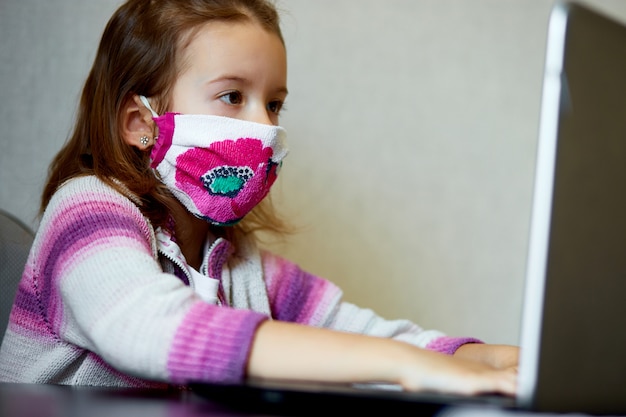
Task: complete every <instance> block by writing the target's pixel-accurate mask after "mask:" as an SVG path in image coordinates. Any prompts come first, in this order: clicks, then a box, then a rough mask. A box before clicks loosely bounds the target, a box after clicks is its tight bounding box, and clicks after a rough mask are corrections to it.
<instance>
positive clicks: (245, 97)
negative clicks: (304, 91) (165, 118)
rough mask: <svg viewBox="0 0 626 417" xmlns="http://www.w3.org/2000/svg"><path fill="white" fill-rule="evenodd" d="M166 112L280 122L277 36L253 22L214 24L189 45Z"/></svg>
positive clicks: (282, 63)
mask: <svg viewBox="0 0 626 417" xmlns="http://www.w3.org/2000/svg"><path fill="white" fill-rule="evenodd" d="M183 60H184V61H183V69H182V73H181V74H180V76H179V77H178V78H177V80H176V82H175V83H174V88H173V90H172V101H171V103H172V106H171V109H169V111H172V112H176V113H183V114H211V115H217V116H227V117H232V118H236V119H242V120H248V121H253V122H257V123H263V124H272V125H277V124H278V115H279V113H280V109H281V107H282V105H283V103H284V101H285V98H286V97H287V57H286V53H285V48H284V46H283V44H282V42H281V40H280V38H279V37H278V36H277V35H275V34H273V33H271V32H268V31H266V30H265V29H263V28H262V27H261V26H260V25H258V24H257V23H253V22H243V23H232V22H231V23H228V22H212V23H209V24H207V25H205V26H204V27H203V28H202V29H201V30H200V31H199V32H198V33H197V35H196V36H195V37H194V38H193V39H192V41H191V42H190V43H189V45H188V46H187V48H186V50H185V52H184V57H183Z"/></svg>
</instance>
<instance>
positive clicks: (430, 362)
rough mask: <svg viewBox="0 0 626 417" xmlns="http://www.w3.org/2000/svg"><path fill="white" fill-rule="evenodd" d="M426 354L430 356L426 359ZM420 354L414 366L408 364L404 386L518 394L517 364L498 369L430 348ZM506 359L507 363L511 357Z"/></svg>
mask: <svg viewBox="0 0 626 417" xmlns="http://www.w3.org/2000/svg"><path fill="white" fill-rule="evenodd" d="M496 350H497V351H499V349H496ZM505 350H507V349H503V350H502V352H503V353H504V351H505ZM509 353H512V352H509ZM425 355H428V356H430V357H429V358H427V360H426V361H424V359H426V358H424V357H423V356H425ZM419 356H420V358H419V360H418V361H416V366H415V368H412V367H410V366H407V367H405V374H404V375H403V376H402V378H401V381H400V384H401V385H402V386H403V387H404V389H407V390H410V391H420V390H426V391H437V392H444V393H452V394H466V395H476V394H487V393H499V394H504V395H510V396H514V395H515V393H516V390H517V369H516V367H514V366H503V367H502V368H499V367H495V366H493V365H491V364H488V363H484V362H481V361H476V360H473V359H466V358H463V357H459V356H448V355H444V354H441V353H436V352H429V351H423V352H420V354H419ZM504 356H507V355H504ZM513 356H515V355H513ZM504 359H506V360H505V361H506V362H508V361H509V360H511V358H508V357H507V358H505V357H503V360H504ZM503 365H504V363H503Z"/></svg>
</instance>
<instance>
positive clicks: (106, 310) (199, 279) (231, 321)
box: [0, 177, 478, 387]
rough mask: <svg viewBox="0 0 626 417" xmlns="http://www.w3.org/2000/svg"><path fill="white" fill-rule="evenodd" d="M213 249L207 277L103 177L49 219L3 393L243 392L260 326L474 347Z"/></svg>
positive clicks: (61, 203) (77, 190)
mask: <svg viewBox="0 0 626 417" xmlns="http://www.w3.org/2000/svg"><path fill="white" fill-rule="evenodd" d="M237 245H238V246H237V251H233V250H232V247H231V244H230V243H229V242H227V241H225V240H223V239H218V240H217V241H216V242H212V244H211V245H210V246H208V247H207V251H206V257H205V259H204V263H203V265H202V268H201V269H200V271H199V272H198V271H195V270H193V269H192V268H191V267H189V266H188V265H187V263H186V262H185V259H184V257H183V256H182V254H181V253H180V249H179V248H178V246H177V245H176V243H175V242H174V241H173V240H172V239H171V238H170V237H169V236H168V235H167V234H165V233H163V232H161V231H160V230H156V231H155V230H154V229H153V227H152V226H151V224H150V222H149V221H148V220H147V219H146V218H145V217H144V216H143V215H142V214H141V212H140V211H139V209H138V208H137V206H136V204H135V203H134V202H133V199H132V197H131V198H129V197H127V196H124V195H122V194H119V193H118V192H116V191H115V190H113V189H112V188H110V187H109V186H107V185H105V184H104V183H103V182H101V181H100V180H98V179H97V178H95V177H82V178H78V179H74V180H71V181H69V182H68V183H66V184H65V185H63V186H62V187H61V188H60V189H59V190H58V191H57V192H56V194H55V195H54V196H53V198H52V200H51V201H50V204H49V206H48V208H47V209H46V211H45V213H44V215H43V217H42V220H41V223H40V226H39V230H38V233H37V236H36V238H35V241H34V244H33V247H32V249H31V253H30V256H29V259H28V261H27V264H26V268H25V271H24V274H23V277H22V280H21V282H20V285H19V288H18V292H17V295H16V299H15V303H14V306H13V310H12V312H11V317H10V322H9V325H8V328H7V331H6V334H5V336H4V339H3V341H2V346H1V348H0V381H7V382H29V383H53V384H68V385H105V386H138V387H140V386H149V387H155V386H167V385H169V384H173V385H184V384H185V383H187V382H190V381H203V380H204V381H214V382H219V381H223V382H239V381H242V380H243V379H244V378H245V369H246V364H247V360H248V355H249V352H250V346H251V343H252V340H253V337H254V334H255V331H256V328H257V326H258V325H259V324H260V323H261V322H263V321H264V320H272V319H273V320H283V321H290V322H296V323H301V324H306V325H311V326H319V327H327V328H331V329H336V330H341V331H348V332H358V333H363V334H369V335H376V336H381V337H391V338H396V339H399V340H403V341H406V342H408V343H412V344H414V345H417V346H421V347H425V348H427V349H432V350H437V351H441V352H445V353H453V352H454V351H455V350H456V348H458V346H460V345H462V344H464V343H468V342H478V341H477V340H475V339H469V338H451V337H447V336H445V335H444V334H442V333H440V332H438V331H434V330H424V329H422V328H420V327H419V326H417V325H416V324H414V323H412V322H409V321H407V320H385V319H383V318H381V317H379V316H377V315H376V314H375V313H374V312H372V311H371V310H369V309H361V308H358V307H356V306H354V305H353V304H350V303H347V302H343V301H342V300H341V296H342V294H341V291H340V290H339V289H338V288H337V287H336V286H335V285H333V284H332V283H330V282H329V281H327V280H324V279H321V278H319V277H316V276H314V275H312V274H310V273H307V272H305V271H303V270H301V269H300V268H299V267H298V266H296V265H294V264H293V263H290V262H288V261H286V260H284V259H282V258H280V257H278V256H275V255H273V254H271V253H269V252H265V251H262V250H259V249H258V248H257V247H256V246H255V245H254V244H253V243H252V242H248V241H245V240H243V241H242V242H237Z"/></svg>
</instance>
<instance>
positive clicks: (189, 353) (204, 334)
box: [167, 302, 267, 383]
mask: <svg viewBox="0 0 626 417" xmlns="http://www.w3.org/2000/svg"><path fill="white" fill-rule="evenodd" d="M266 319H267V317H266V316H264V315H262V314H260V313H256V312H253V311H250V310H236V309H232V308H229V307H217V306H215V305H211V304H206V303H203V302H197V303H196V304H195V305H194V306H193V307H192V308H191V310H190V311H189V313H188V314H187V316H186V317H185V319H184V321H183V322H182V323H181V325H180V326H179V328H178V330H177V332H176V335H175V337H174V342H173V344H172V347H171V350H170V353H169V359H168V363H167V369H168V372H169V374H170V377H171V379H172V381H175V382H177V383H189V382H192V381H217V382H241V381H242V380H243V378H244V376H245V372H246V366H247V362H248V355H249V352H250V348H251V344H252V340H253V337H254V333H255V331H256V328H257V327H258V325H259V324H260V323H261V322H262V321H264V320H266Z"/></svg>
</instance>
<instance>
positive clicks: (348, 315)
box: [263, 252, 482, 354]
mask: <svg viewBox="0 0 626 417" xmlns="http://www.w3.org/2000/svg"><path fill="white" fill-rule="evenodd" d="M263 268H264V274H265V280H266V285H267V287H268V295H269V298H270V306H271V309H272V314H273V316H274V318H276V319H277V320H285V321H291V322H296V323H300V324H307V325H313V326H318V327H327V328H330V329H334V330H339V331H347V332H353V333H361V334H366V335H370V336H378V337H388V338H393V339H396V340H401V341H404V342H407V343H410V344H413V345H416V346H419V347H422V348H426V349H429V350H433V351H437V352H441V353H446V354H453V353H454V352H455V351H456V349H458V348H459V347H460V346H461V345H463V344H465V343H482V342H481V341H480V340H478V339H474V338H466V337H450V336H447V335H445V334H444V333H442V332H440V331H438V330H426V329H423V328H421V327H420V326H418V325H417V324H415V323H413V322H411V321H409V320H404V319H399V320H387V319H384V318H382V317H380V316H379V315H377V314H376V313H375V312H374V311H372V310H371V309H367V308H360V307H358V306H356V305H354V304H351V303H348V302H346V301H342V292H341V290H340V289H339V288H338V287H337V286H335V285H334V284H332V283H331V282H329V281H327V280H325V279H323V278H320V277H317V276H315V275H313V274H310V273H308V272H306V271H303V270H302V269H300V268H299V267H298V266H297V265H295V264H293V263H291V262H289V261H287V260H285V259H283V258H281V257H278V256H276V255H273V254H271V253H269V252H264V253H263Z"/></svg>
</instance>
